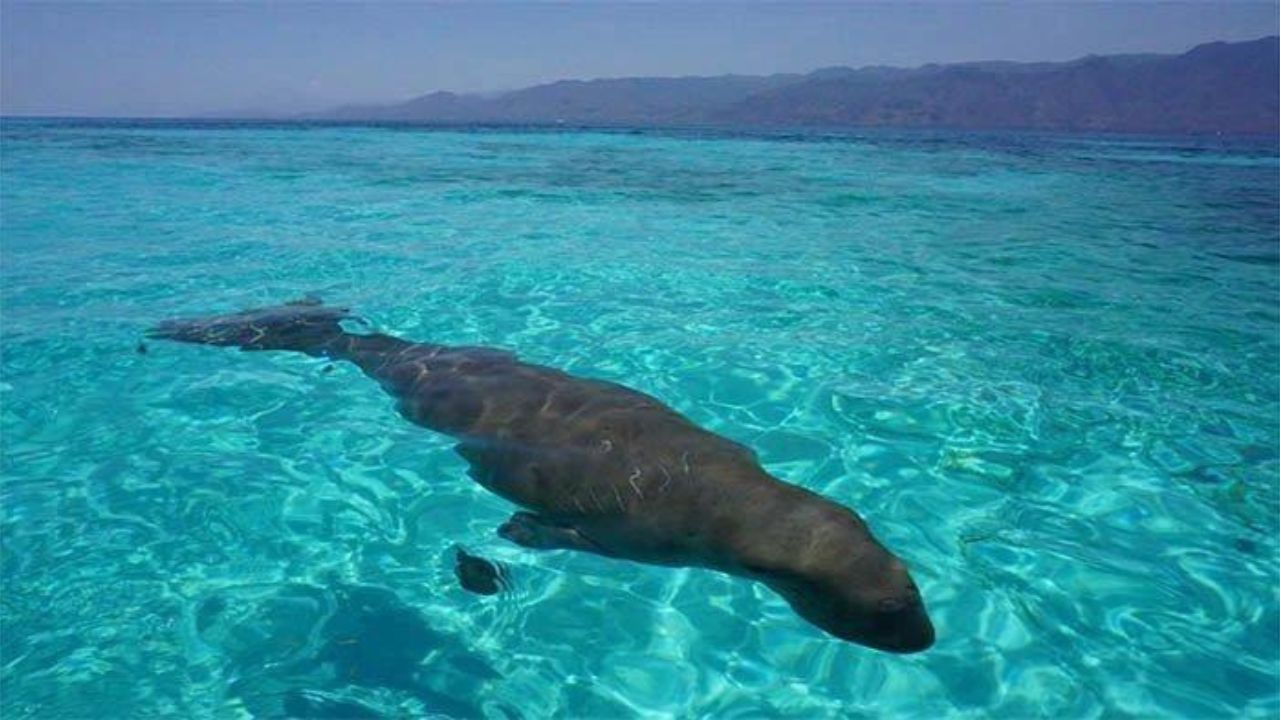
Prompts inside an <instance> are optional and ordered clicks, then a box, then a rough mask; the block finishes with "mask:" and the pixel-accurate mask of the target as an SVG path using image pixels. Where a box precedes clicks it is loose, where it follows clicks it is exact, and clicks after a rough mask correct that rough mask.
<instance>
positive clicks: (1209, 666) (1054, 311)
mask: <svg viewBox="0 0 1280 720" xmlns="http://www.w3.org/2000/svg"><path fill="white" fill-rule="evenodd" d="M1277 157H1278V155H1277V151H1276V147H1275V145H1274V144H1256V143H1250V142H1244V141H1224V140H1220V139H1219V140H1194V139H1183V140H1159V139H1135V138H1105V137H1083V136H1075V137H1073V136H1036V135H960V134H945V133H914V134H893V133H875V134H862V135H849V136H840V135H823V134H806V135H794V136H782V135H775V136H767V137H750V136H731V135H705V134H697V133H676V134H660V133H622V132H616V133H600V132H570V131H565V132H545V131H541V132H540V131H529V132H514V131H496V130H474V131H426V130H412V129H396V128H360V127H321V126H266V125H244V126H236V125H216V124H208V125H180V124H164V123H158V124H136V123H134V124H130V123H114V124H112V123H92V122H83V123H75V122H35V121H6V122H5V123H4V125H3V146H2V157H0V161H2V166H3V171H2V173H0V231H2V234H0V249H2V252H3V255H2V270H3V286H2V293H0V300H2V302H3V304H2V306H0V313H2V314H0V321H2V330H3V344H2V345H0V349H2V351H3V377H2V378H0V379H2V382H3V384H2V385H0V413H2V418H3V419H2V421H0V422H2V424H0V431H2V434H3V485H2V486H0V489H2V498H3V504H2V507H0V512H2V515H0V518H2V523H3V524H2V529H3V534H2V538H3V555H2V556H0V560H2V563H0V570H2V572H3V595H2V597H0V603H2V604H0V608H2V609H3V617H2V622H3V626H2V627H0V668H2V672H3V675H2V676H0V680H2V681H3V686H2V687H0V691H2V692H0V716H3V717H4V718H6V720H14V719H17V718H50V717H103V716H115V717H158V716H174V717H177V716H181V717H192V718H202V717H209V718H214V717H217V718H223V717H248V716H260V717H273V716H275V717H278V716H281V715H282V714H284V713H285V712H286V711H288V712H290V713H294V714H304V715H305V714H310V715H312V716H316V717H320V716H326V717H337V716H353V715H357V714H360V713H367V712H372V711H376V712H378V713H380V714H382V715H383V716H386V717H402V716H411V715H415V714H421V713H424V712H430V713H436V714H438V715H440V716H446V717H492V718H518V717H523V718H541V717H551V716H553V715H554V716H558V717H592V718H625V717H644V718H662V717H716V718H733V717H761V716H779V717H793V718H822V717H832V718H835V717H840V718H848V717H881V716H893V717H918V718H939V717H963V718H979V717H987V716H1000V717H1064V716H1071V717H1151V716H1185V717H1226V716H1236V715H1240V714H1246V715H1252V716H1259V717H1261V716H1274V715H1275V714H1276V713H1280V668H1278V665H1280V610H1278V600H1280V593H1278V590H1277V588H1280V577H1278V576H1280V563H1278V552H1280V541H1278V537H1280V517H1278V510H1280V437H1278V434H1280V219H1278V218H1280V160H1278V159H1277ZM307 293H316V294H319V295H321V296H323V297H325V298H326V299H327V300H329V301H332V302H337V303H342V304H346V305H350V306H351V307H353V308H355V309H356V310H357V311H358V312H359V313H360V314H362V315H363V316H364V317H366V318H368V319H369V321H370V322H371V323H372V324H373V325H374V326H375V327H377V328H378V329H380V330H382V331H384V332H390V333H394V334H399V335H403V336H406V337H409V338H414V339H421V340H432V341H435V342H445V343H459V344H481V345H491V346H498V347H503V348H509V349H513V350H515V351H517V352H519V353H520V355H521V356H522V357H524V358H526V359H528V360H532V361H535V362H540V363H545V364H549V365H554V366H556V367H560V368H563V369H566V370H569V371H571V372H575V373H578V374H582V375H588V376H592V377H601V378H607V379H611V380H615V381H619V382H622V383H625V384H627V385H630V386H632V387H635V388H638V389H640V390H643V391H645V392H648V393H651V394H653V395H656V396H658V397H659V398H662V399H663V400H665V401H667V402H668V403H669V404H671V405H672V406H673V407H675V408H676V409H678V410H680V411H681V412H683V413H685V414H687V415H688V416H690V417H691V418H693V419H694V420H695V421H697V422H699V423H701V424H703V425H705V426H707V427H710V428H713V429H715V430H716V431H719V432H721V433H723V434H725V435H728V436H730V437H732V438H735V439H738V440H740V441H743V442H745V443H747V444H749V445H751V446H752V447H754V448H755V449H756V450H757V451H758V452H759V454H760V457H761V459H762V461H763V462H764V464H765V465H766V467H767V468H768V469H770V470H771V471H772V472H773V473H774V474H776V475H777V476H779V477H781V478H784V479H786V480H789V481H791V482H795V483H799V484H801V485H804V486H806V487H809V488H812V489H815V490H818V491H821V492H823V493H825V494H827V495H829V496H830V497H832V498H835V499H837V500H838V501H840V502H843V503H845V504H848V505H850V506H852V507H855V508H857V509H858V510H859V512H860V513H861V514H862V515H863V516H864V517H865V518H866V519H867V521H868V522H869V523H870V525H871V526H872V527H873V528H874V529H875V531H876V532H877V534H878V535H879V536H880V537H881V538H882V539H883V540H884V541H885V543H886V544H887V545H888V546H889V547H890V548H892V549H893V550H894V551H895V552H896V553H897V554H899V555H901V556H902V557H904V558H905V559H906V560H907V561H908V563H909V564H910V565H911V567H912V573H913V575H914V577H915V578H916V580H917V582H919V584H920V586H921V589H922V591H923V593H924V596H925V597H926V599H927V602H928V604H929V608H930V610H931V614H932V617H933V619H934V623H935V625H936V626H937V629H938V643H937V645H936V646H935V647H934V648H932V649H931V650H929V651H928V652H925V653H923V654H919V655H911V656H892V655H887V654H881V653H877V652H875V651H871V650H867V649H865V648H861V647H858V646H854V645H851V644H846V643H842V642H840V641H837V640H832V639H830V638H828V637H826V636H824V635H822V634H821V633H820V632H819V631H817V630H816V629H814V628H812V627H810V626H808V625H806V624H805V623H803V622H802V621H800V620H799V619H798V618H796V617H795V616H794V615H793V614H792V613H791V611H790V610H789V609H788V607H787V606H786V605H785V604H784V602H783V601H781V600H780V599H779V598H777V597H776V596H774V595H772V594H771V593H770V592H768V591H767V590H765V589H764V588H763V587H761V586H757V585H753V584H752V583H749V582H746V581H742V580H736V579H732V578H729V577H726V576H723V575H718V574H715V573H711V572H707V571H697V570H682V569H668V568H656V567H648V566H641V565H635V564H628V563H624V562H619V561H611V560H606V559H603V558H598V557H593V556H588V555H580V554H573V553H568V552H549V553H536V552H533V551H528V550H524V549H521V548H518V547H516V546H513V545H510V544H508V543H506V542H505V541H502V540H501V539H499V538H497V537H496V536H495V535H494V529H495V528H496V527H497V526H498V525H499V524H500V523H501V522H502V521H503V520H504V519H505V518H506V517H507V516H508V515H509V514H510V512H511V510H512V507H511V506H510V505H509V504H507V503H506V502H504V501H502V500H500V499H498V498H496V497H494V496H491V495H489V494H487V493H485V492H484V491H483V490H481V489H480V488H478V487H477V486H475V485H473V484H472V483H471V481H470V480H468V479H467V478H466V477H465V475H464V470H465V467H464V465H463V462H462V461H461V459H459V458H458V457H457V456H455V455H454V454H453V452H452V451H451V449H450V448H451V441H449V440H448V439H446V438H444V437H442V436H439V435H435V434H433V433H431V432H429V431H426V430H423V429H421V428H418V427H415V426H412V425H410V424H408V423H407V422H405V421H404V420H403V419H401V418H400V417H399V416H398V415H397V414H396V413H395V412H394V410H393V405H392V401H391V399H390V398H389V397H387V396H385V395H383V394H382V393H381V392H380V390H379V389H378V388H377V386H376V385H375V384H374V383H373V382H372V381H369V380H367V379H365V378H363V377H362V376H361V375H360V374H359V373H358V372H357V371H356V369H355V368H353V367H350V366H337V367H332V368H330V367H328V366H327V365H326V363H324V362H323V361H319V360H314V359H309V358H306V357H303V356H293V355H287V354H276V353H237V352H233V351H229V350H225V349H219V348H211V347H198V346H181V345H172V344H164V343H150V344H149V346H148V347H146V350H147V352H145V353H141V352H139V348H138V345H139V340H140V338H141V334H142V331H143V330H144V329H145V328H146V327H148V326H150V325H151V324H153V323H155V322H156V321H158V320H161V319H164V318H168V317H173V316H180V315H190V314H205V313H209V312H215V311H227V310H234V309H239V308H243V307H250V306H255V305H262V304H269V303H277V302H281V301H284V300H288V299H292V298H296V297H299V296H302V295H304V294H307ZM455 545H461V546H463V547H465V548H467V549H468V550H469V551H471V552H472V553H475V554H478V555H481V556H484V557H487V558H490V559H492V560H495V561H497V562H499V563H501V564H502V565H503V566H504V567H505V569H506V571H507V573H508V575H509V577H510V579H511V584H512V588H511V589H510V590H509V591H508V592H505V593H503V594H500V595H496V596H491V597H480V596H477V595H472V594H469V593H466V592H464V591H463V590H461V589H460V588H459V586H458V582H457V580H456V578H455V577H454V575H453V570H452V548H453V547H454V546H455ZM341 703H347V704H341ZM353 703H359V704H358V705H357V704H353ZM326 713H327V714H326Z"/></svg>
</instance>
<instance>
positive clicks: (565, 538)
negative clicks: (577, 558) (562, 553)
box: [498, 512, 604, 555]
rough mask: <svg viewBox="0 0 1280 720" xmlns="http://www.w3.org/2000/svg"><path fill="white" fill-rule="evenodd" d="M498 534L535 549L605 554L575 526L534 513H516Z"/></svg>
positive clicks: (499, 529) (500, 528)
mask: <svg viewBox="0 0 1280 720" xmlns="http://www.w3.org/2000/svg"><path fill="white" fill-rule="evenodd" d="M498 535H499V536H501V537H503V538H505V539H507V540H510V541H511V542H513V543H515V544H517V545H520V546H522V547H527V548H532V549H534V550H584V551H586V552H593V553H599V554H602V555H603V554H604V553H603V552H602V551H601V550H600V548H599V546H597V545H596V544H595V543H593V542H591V541H590V540H588V539H587V538H586V537H584V536H583V535H582V533H580V532H578V531H577V530H576V529H574V528H573V527H570V526H568V525H559V524H557V523H555V522H554V521H552V520H549V519H547V518H544V517H542V516H541V515H534V514H533V513H527V512H517V513H515V514H514V515H512V516H511V519H510V520H508V521H506V522H505V523H503V524H502V526H501V527H499V528H498Z"/></svg>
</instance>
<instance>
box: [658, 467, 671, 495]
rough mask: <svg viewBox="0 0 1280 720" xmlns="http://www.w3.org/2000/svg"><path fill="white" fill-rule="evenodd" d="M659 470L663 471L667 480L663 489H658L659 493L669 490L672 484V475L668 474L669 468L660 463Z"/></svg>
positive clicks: (663, 483) (663, 482)
mask: <svg viewBox="0 0 1280 720" xmlns="http://www.w3.org/2000/svg"><path fill="white" fill-rule="evenodd" d="M658 469H659V470H661V471H662V474H663V476H665V477H666V478H667V479H666V480H663V481H662V487H660V488H658V492H663V491H664V490H666V489H667V486H668V485H670V484H671V473H669V472H667V466H666V465H663V464H662V463H658Z"/></svg>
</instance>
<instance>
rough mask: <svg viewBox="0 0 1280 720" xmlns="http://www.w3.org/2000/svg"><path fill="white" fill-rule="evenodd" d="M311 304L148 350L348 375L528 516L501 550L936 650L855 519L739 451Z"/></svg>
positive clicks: (670, 417) (490, 358) (600, 389)
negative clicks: (636, 566)
mask: <svg viewBox="0 0 1280 720" xmlns="http://www.w3.org/2000/svg"><path fill="white" fill-rule="evenodd" d="M346 317H348V313H347V311H345V310H343V309H340V308H330V307H325V306H321V305H319V304H318V302H316V301H307V302H301V303H295V304H290V305H284V306H278V307H272V308H264V309H259V310H251V311H246V312H243V313H236V314H233V315H224V316H217V317H210V318H201V319H194V320H177V321H168V322H165V323H161V324H160V325H159V326H157V327H156V328H154V329H153V330H152V331H151V332H150V335H151V336H152V337H158V338H164V339H170V340H177V341H181V342H192V343H202V344H210V345H224V346H237V347H240V348H242V349H244V350H292V351H296V352H303V353H306V354H308V355H312V356H317V357H328V358H333V359H336V360H346V361H350V362H352V363H355V364H356V365H357V366H359V367H360V368H361V369H362V370H363V371H364V372H365V374H367V375H369V376H370V377H372V378H374V379H375V380H377V381H378V382H379V383H381V385H382V387H383V388H384V389H385V390H386V391H387V392H389V393H390V394H391V395H393V396H394V397H395V398H397V400H398V409H399V410H400V412H401V414H403V415H404V416H405V417H406V418H408V419H409V420H411V421H412V422H414V423H417V424H419V425H422V426H424V427H427V428H430V429H432V430H436V431H438V432H442V433H446V434H448V435H451V436H453V437H455V438H457V440H458V445H457V447H456V449H457V452H458V453H459V454H460V455H461V456H462V457H463V458H465V459H466V460H467V462H468V463H469V464H470V467H471V471H470V474H471V476H472V477H473V478H474V479H475V480H476V481H477V482H479V483H480V484H481V485H483V486H484V487H486V488H488V489H489V490H491V491H493V492H494V493H497V494H498V495H501V496H502V497H504V498H507V499H508V500H510V501H512V502H514V503H516V504H518V505H520V506H522V507H523V508H525V510H526V511H524V512H517V513H516V514H515V515H513V516H512V518H511V519H510V520H509V521H507V522H506V523H505V524H504V525H503V526H502V527H501V528H499V532H500V534H501V535H502V536H503V537H505V538H507V539H509V540H512V541H514V542H516V543H519V544H520V545H523V546H525V547H530V548H548V549H550V548H558V549H574V550H584V551H588V552H593V553H598V554H600V555H605V556H608V557H614V558H623V559H627V560H635V561H638V562H644V563H652V564H658V565H679V566H695V567H704V568H711V569H715V570H720V571H722V572H726V573H731V574H734V575H738V576H742V577H746V578H751V579H754V580H758V581H760V582H763V583H765V584H766V585H768V586H769V587H770V588H772V589H773V590H775V591H776V592H778V593H779V594H780V595H782V597H783V598H785V599H786V600H787V602H789V603H790V604H791V606H792V608H794V609H795V611H796V612H797V613H799V614H800V615H801V616H802V617H804V618H805V619H806V620H808V621H809V622H811V623H813V624H814V625H816V626H818V627H820V628H822V629H823V630H825V631H827V632H828V633H830V634H832V635H835V636H836V637H839V638H843V639H845V640H849V641H852V642H856V643H860V644H862V645H867V646H870V647H873V648H877V649H880V650H887V651H891V652H915V651H919V650H923V649H925V648H927V647H929V646H930V645H931V644H932V643H933V640H934V630H933V625H932V623H931V622H930V621H929V617H928V614H927V612H926V611H925V607H924V603H923V602H922V600H921V597H920V593H919V591H918V590H917V588H916V585H915V583H914V582H913V581H912V580H911V577H910V575H909V574H908V573H907V569H906V567H905V566H904V565H903V563H902V562H901V561H900V560H898V559H897V558H896V557H894V555H893V554H892V553H890V552H889V551H888V550H886V549H885V548H884V546H883V545H881V544H880V543H879V542H878V541H877V540H876V539H875V537H873V536H872V534H871V531H870V530H869V529H868V528H867V526H866V524H865V523H864V522H863V521H862V519H861V518H859V517H858V515H857V514H856V513H854V512H853V511H852V510H850V509H848V508H845V507H843V506H841V505H838V504H836V503H834V502H832V501H830V500H828V499H826V498H824V497H822V496H820V495H817V494H815V493H812V492H809V491H807V490H804V489H803V488H799V487H796V486H794V485H790V484H788V483H784V482H782V481H779V480H777V479H776V478H774V477H772V476H770V475H769V474H768V473H767V472H765V471H764V469H763V468H762V467H761V466H760V464H759V463H758V462H757V461H756V458H755V455H754V454H753V453H752V452H751V451H750V450H748V449H747V448H745V447H743V446H742V445H739V444H738V443H736V442H733V441H731V440H729V439H727V438H724V437H721V436H719V435H716V434H714V433H712V432H709V431H707V430H704V429H702V428H700V427H698V426H697V425H694V424H693V423H692V422H690V421H689V420H688V419H686V418H685V417H683V416H682V415H680V414H679V413H677V412H675V411H674V410H672V409H671V408H668V407H667V406H666V405H663V404H662V403H661V402H659V401H658V400H656V399H655V398H652V397H650V396H648V395H645V394H643V393H640V392H637V391H635V390H632V389H630V388H627V387H624V386H621V385H617V384H614V383H609V382H603V381H599V380H591V379H585V378H579V377H574V376H571V375H568V374H566V373H563V372H560V371H558V370H555V369H552V368H548V367H542V366H539V365H533V364H529V363H523V362H520V361H518V360H517V359H516V358H515V356H513V355H511V354H509V353H506V352H503V351H499V350H493V349H489V348H467V347H448V346H443V345H433V344H429V343H412V342H408V341H406V340H402V339H399V338H395V337H391V336H388V335H381V334H370V335H357V334H352V333H348V332H346V331H344V330H343V329H342V328H341V326H340V321H341V320H342V319H344V318H346Z"/></svg>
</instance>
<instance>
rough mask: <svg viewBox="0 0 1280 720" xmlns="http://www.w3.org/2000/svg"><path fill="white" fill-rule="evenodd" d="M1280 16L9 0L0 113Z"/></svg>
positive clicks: (1075, 41)
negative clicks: (14, 0) (72, 2)
mask: <svg viewBox="0 0 1280 720" xmlns="http://www.w3.org/2000/svg"><path fill="white" fill-rule="evenodd" d="M1277 7H1278V5H1277V3H1276V2H1262V3H1251V2H1249V3H1247V2H1214V3H1208V2H1202V3H1184V4H1169V3H1158V4H1157V3H1136V2H1126V3H1106V4H1093V3H1079V2H1072V3H1055V4H1046V3H1030V2H1015V3H1003V4H977V3H968V2H948V3H937V4H920V5H904V4H893V5H888V4H850V3H842V4H812V5H811V4H797V3H785V4H762V3H747V4H698V5H682V4H667V3H646V4H627V5H622V4H608V3H601V2H590V3H579V4H545V3H544V4H494V3H484V4H480V3H475V4H446V5H431V4H416V3H414V4H411V3H394V4H393V3H376V2H374V3H362V4H354V3H351V4H345V3H344V4H337V3H319V4H303V3H279V2H278V3H271V4H265V3H253V4H231V3H122V2H106V3H93V4H71V3H63V2H11V1H10V0H0V111H3V112H5V113H10V114H66V115H172V114H193V113H204V112H210V111H218V110H228V109H247V108H256V109H265V110H272V111H280V110H296V109H313V108H316V107H319V106H326V105H330V104H337V103H343V102H368V101H383V100H387V101H390V100H399V99H406V98H409V97H412V96H414V95H419V94H422V93H425V92H430V91H433V90H441V89H443V90H456V91H492V90H500V89H510V88H515V87H521V86H525V85H530V84H534V83H538V82H542V81H547V80H554V79H559V78H590V77H608V76H620V75H692V74H700V75H701V74H718V73H727V72H738V73H752V74H764V73H771V72H783V71H806V70H812V69H814V68H818V67H823V66H828V65H852V66H859V65H870V64H886V65H902V66H914V65H920V64H923V63H927V62H955V61H964V60H991V59H1007V60H1065V59H1070V58H1074V57H1078V56H1081V55H1086V54H1090V53H1098V54H1106V53H1126V52H1181V51H1184V50H1186V49H1188V48H1190V47H1191V46H1193V45H1196V44H1198V43H1201V42H1206V41H1210V40H1245V39H1254V38H1257V37H1261V36H1264V35H1271V34H1276V33H1277V32H1278V29H1277V23H1278V21H1277Z"/></svg>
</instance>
